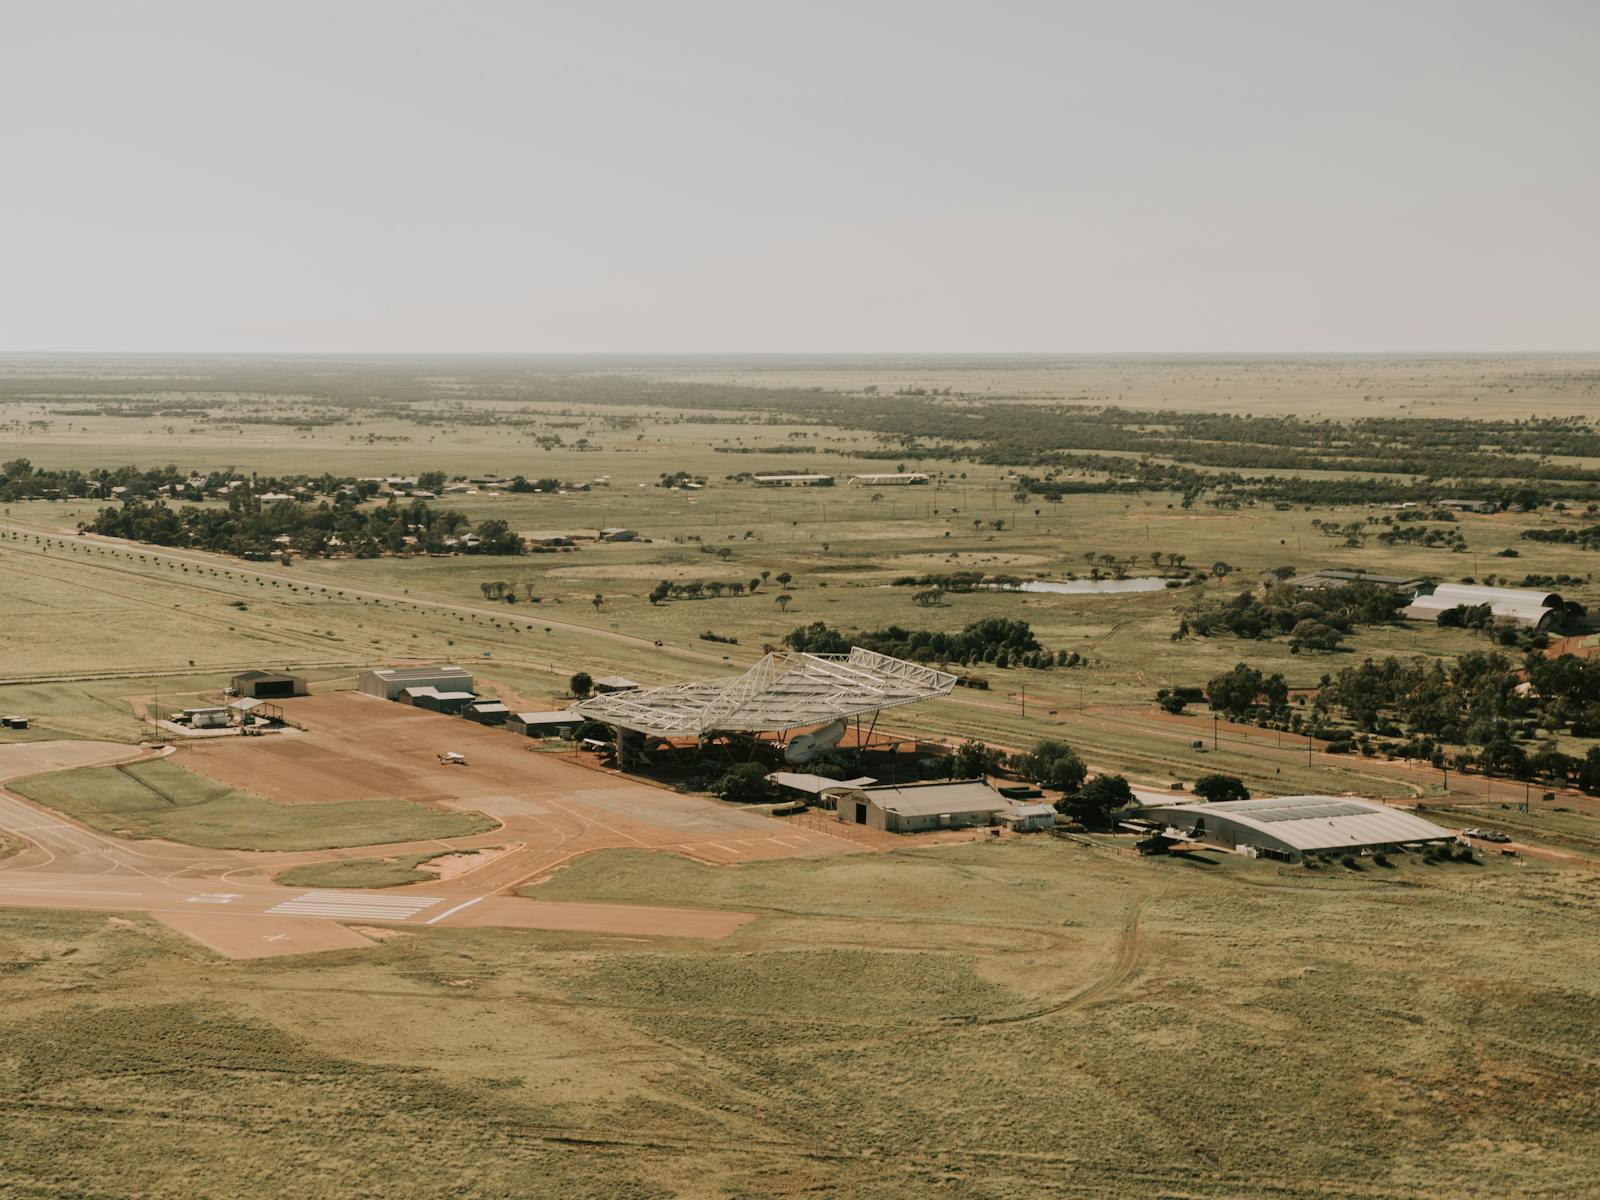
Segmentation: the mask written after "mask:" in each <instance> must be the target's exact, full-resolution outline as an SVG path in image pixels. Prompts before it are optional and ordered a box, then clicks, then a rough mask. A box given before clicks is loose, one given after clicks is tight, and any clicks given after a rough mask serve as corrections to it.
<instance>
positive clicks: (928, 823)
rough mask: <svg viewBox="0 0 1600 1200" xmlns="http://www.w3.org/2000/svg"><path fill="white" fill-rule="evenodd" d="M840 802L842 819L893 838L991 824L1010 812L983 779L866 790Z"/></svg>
mask: <svg viewBox="0 0 1600 1200" xmlns="http://www.w3.org/2000/svg"><path fill="white" fill-rule="evenodd" d="M837 798H838V815H839V820H841V821H843V822H845V823H846V824H854V825H866V826H868V827H870V828H872V829H884V830H887V831H888V832H890V833H918V832H921V831H923V830H928V829H957V828H962V827H965V826H972V825H990V824H993V823H994V820H995V818H996V817H998V816H999V815H1000V814H1001V813H1003V812H1005V811H1006V810H1007V809H1009V808H1010V807H1011V801H1009V800H1007V799H1006V798H1005V797H1004V796H1002V795H1001V794H1000V793H999V792H997V791H995V790H994V789H993V788H992V787H990V786H989V785H988V784H987V783H985V782H984V781H983V780H981V779H965V780H958V781H955V782H951V783H906V784H899V785H892V784H890V785H883V786H878V787H862V788H855V789H852V790H850V791H845V792H839V793H837Z"/></svg>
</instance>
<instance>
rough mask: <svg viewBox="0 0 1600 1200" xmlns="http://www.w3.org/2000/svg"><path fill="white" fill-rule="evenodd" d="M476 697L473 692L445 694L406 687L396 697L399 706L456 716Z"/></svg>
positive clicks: (435, 690) (423, 688)
mask: <svg viewBox="0 0 1600 1200" xmlns="http://www.w3.org/2000/svg"><path fill="white" fill-rule="evenodd" d="M477 698H478V697H477V695H476V694H475V693H473V692H445V691H441V690H440V689H438V688H436V687H408V688H406V689H405V691H403V692H401V693H400V695H399V696H397V697H396V699H398V700H399V701H400V703H401V704H409V705H411V706H412V707H413V708H425V709H427V710H428V711H429V712H442V713H451V714H457V713H462V712H465V711H466V708H467V705H469V704H471V703H472V702H473V701H474V700H476V699H477Z"/></svg>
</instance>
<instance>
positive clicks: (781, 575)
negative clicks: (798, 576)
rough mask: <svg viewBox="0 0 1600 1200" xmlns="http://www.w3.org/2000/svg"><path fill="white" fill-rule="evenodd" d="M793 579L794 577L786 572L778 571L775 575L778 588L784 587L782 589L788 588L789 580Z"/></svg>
mask: <svg viewBox="0 0 1600 1200" xmlns="http://www.w3.org/2000/svg"><path fill="white" fill-rule="evenodd" d="M793 578H794V576H793V575H791V574H789V572H787V571H779V572H778V574H777V580H778V586H779V587H784V588H786V587H788V586H789V581H790V580H791V579H793Z"/></svg>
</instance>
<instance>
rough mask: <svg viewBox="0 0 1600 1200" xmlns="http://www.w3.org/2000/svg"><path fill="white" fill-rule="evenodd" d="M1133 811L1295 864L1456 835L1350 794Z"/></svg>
mask: <svg viewBox="0 0 1600 1200" xmlns="http://www.w3.org/2000/svg"><path fill="white" fill-rule="evenodd" d="M1128 815H1129V816H1130V817H1134V818H1141V819H1145V820H1150V821H1154V822H1159V823H1160V824H1162V825H1163V826H1164V827H1165V828H1167V829H1168V830H1171V831H1173V832H1174V833H1175V834H1176V836H1179V837H1183V838H1186V839H1188V840H1190V841H1196V842H1208V843H1210V844H1211V845H1213V846H1220V847H1222V848H1223V849H1226V850H1237V851H1240V852H1242V853H1249V854H1257V853H1259V854H1266V855H1268V856H1270V857H1273V858H1284V859H1288V860H1290V861H1291V862H1293V861H1298V860H1299V859H1300V858H1302V857H1303V856H1304V855H1305V854H1307V853H1308V852H1312V851H1346V850H1381V849H1384V848H1388V847H1394V846H1406V845H1414V844H1422V843H1426V842H1448V841H1453V840H1454V838H1455V834H1453V833H1451V832H1450V831H1449V830H1448V829H1441V828H1440V827H1439V826H1437V825H1435V824H1433V823H1432V822H1431V821H1424V820H1423V819H1422V818H1421V817H1419V816H1417V815H1416V814H1415V813H1409V812H1405V811H1403V810H1401V809H1398V808H1390V807H1389V806H1388V805H1386V804H1378V803H1375V802H1373V801H1371V800H1359V799H1355V798H1354V797H1349V796H1277V797H1274V798H1271V799H1256V800H1226V801H1223V802H1222V803H1219V804H1150V805H1145V806H1144V807H1142V808H1137V809H1133V810H1131V811H1130V812H1129V814H1128Z"/></svg>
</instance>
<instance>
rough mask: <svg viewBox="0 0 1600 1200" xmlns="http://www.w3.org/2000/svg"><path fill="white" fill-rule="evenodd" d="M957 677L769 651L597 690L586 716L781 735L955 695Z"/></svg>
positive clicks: (902, 664)
mask: <svg viewBox="0 0 1600 1200" xmlns="http://www.w3.org/2000/svg"><path fill="white" fill-rule="evenodd" d="M955 685H956V677H955V676H954V675H952V674H950V673H949V672H948V671H938V670H935V669H934V668H933V667H925V666H922V665H921V664H920V663H914V662H907V661H905V660H904V659H900V658H890V657H889V656H888V655H887V654H875V653H874V652H872V651H871V650H863V649H861V648H860V647H859V646H857V647H854V648H853V649H851V651H850V653H849V654H769V655H767V656H766V657H765V658H763V659H762V660H761V661H760V662H758V663H757V664H756V665H755V666H753V667H751V668H750V669H749V670H748V671H746V672H745V673H744V674H743V675H737V676H735V677H733V678H732V679H702V680H697V681H694V682H692V683H676V684H672V685H670V686H668V687H658V688H649V689H647V690H645V691H638V692H615V693H612V694H611V695H606V696H595V697H594V698H592V699H589V700H585V701H584V702H583V703H581V704H579V705H577V706H576V711H577V712H579V713H581V714H582V715H583V716H585V717H588V718H590V719H592V720H595V721H601V722H603V723H604V724H607V725H614V726H617V727H618V728H621V729H632V730H637V731H638V732H640V733H645V734H649V735H651V736H653V737H680V738H690V737H692V738H703V737H707V736H709V735H711V734H715V733H761V732H764V731H772V732H777V733H781V732H784V731H786V730H790V729H801V728H805V727H809V726H812V725H820V724H823V723H825V722H829V721H838V720H841V719H843V718H845V717H854V716H860V715H862V714H864V713H874V712H877V711H879V710H880V709H885V708H897V707H899V706H900V705H902V704H915V703H917V701H919V700H932V699H935V698H937V697H939V696H948V695H949V694H950V692H951V691H952V690H953V689H954V688H955Z"/></svg>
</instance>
